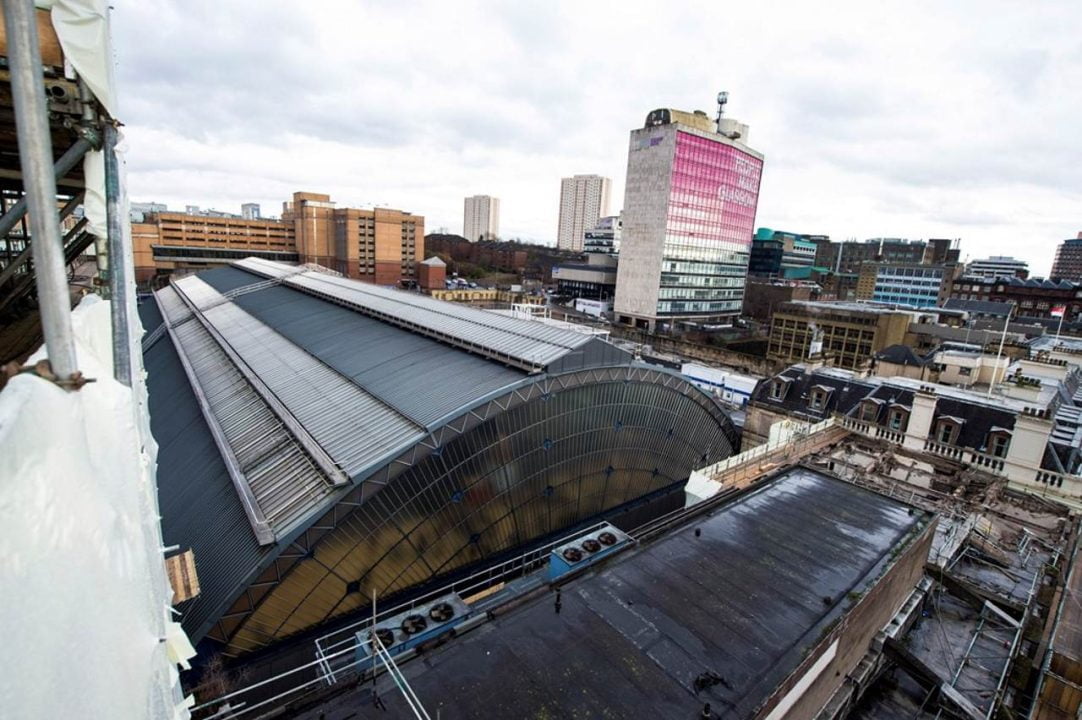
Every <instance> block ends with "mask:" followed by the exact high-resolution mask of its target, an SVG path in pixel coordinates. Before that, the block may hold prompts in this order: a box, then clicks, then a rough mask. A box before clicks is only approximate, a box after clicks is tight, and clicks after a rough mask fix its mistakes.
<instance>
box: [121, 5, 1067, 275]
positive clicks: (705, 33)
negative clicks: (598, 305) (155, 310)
mask: <svg viewBox="0 0 1082 720" xmlns="http://www.w3.org/2000/svg"><path fill="white" fill-rule="evenodd" d="M114 4H115V10H114V15H113V20H114V42H115V45H116V54H117V58H118V63H119V80H118V83H119V90H120V95H121V119H122V120H123V122H124V123H126V125H127V128H126V136H127V139H128V156H127V157H128V183H129V192H130V195H131V196H132V199H133V200H139V201H151V200H154V201H159V202H166V203H168V204H169V205H170V206H171V207H177V208H182V207H183V206H184V205H186V204H195V205H201V206H203V207H208V206H210V207H214V208H217V209H221V210H229V211H233V212H239V205H240V204H241V203H242V202H249V201H251V202H259V203H261V204H262V205H263V211H264V214H274V215H277V214H278V213H279V212H280V211H281V202H282V201H283V200H285V199H286V198H287V197H288V196H289V195H290V194H291V193H292V192H293V191H294V190H308V191H314V192H326V193H329V194H330V195H331V196H332V199H333V200H334V201H336V202H337V203H338V204H339V206H359V207H371V206H373V205H376V204H379V205H387V206H390V207H397V208H402V209H406V210H409V211H412V212H415V213H419V214H421V215H424V216H425V219H426V220H425V226H426V231H428V232H432V231H435V230H438V229H440V228H447V229H448V230H449V231H450V232H456V233H457V232H461V230H462V200H463V198H464V197H465V196H466V195H472V194H489V195H495V196H497V197H499V198H500V199H501V227H500V229H501V235H503V236H504V237H521V238H523V239H528V240H534V241H540V242H549V243H551V242H553V241H554V239H555V235H556V220H557V212H558V208H557V206H558V201H559V188H560V178H561V177H564V176H568V175H572V174H575V173H598V174H601V175H606V176H608V177H610V178H612V180H613V210H614V211H616V210H618V209H619V208H620V207H621V206H622V204H623V188H624V174H625V169H626V163H627V142H628V132H629V131H630V130H631V129H632V128H635V127H639V126H641V124H642V122H643V120H644V118H645V116H646V114H647V112H648V111H650V110H651V109H653V108H656V107H675V108H679V109H686V110H692V109H696V108H701V109H703V110H706V111H707V112H708V113H710V114H711V115H713V114H714V112H715V107H716V106H715V105H714V97H715V95H716V93H717V91H718V90H728V91H729V93H730V103H729V114H730V115H731V116H733V117H735V118H737V119H739V120H741V121H742V122H746V123H748V124H749V125H750V126H751V132H750V138H749V140H750V144H751V145H752V147H754V148H755V149H757V150H759V151H760V152H762V153H763V154H765V156H766V164H765V167H764V171H763V180H762V188H761V191H760V195H759V212H758V215H757V218H756V222H757V224H758V225H760V226H767V227H772V228H775V229H784V230H792V231H796V232H807V233H825V234H829V235H830V236H831V237H832V238H835V239H846V238H858V239H864V238H868V237H879V236H885V237H908V238H927V237H952V238H954V237H957V238H961V240H962V245H961V247H962V255H963V257H965V256H969V257H970V258H976V257H984V256H986V255H989V254H1005V255H1014V256H1016V257H1021V258H1023V259H1025V260H1028V261H1029V262H1030V265H1031V270H1033V271H1034V272H1035V273H1037V274H1044V273H1047V271H1048V269H1049V268H1050V266H1051V262H1052V255H1053V253H1054V250H1055V247H1056V245H1057V243H1058V242H1059V241H1061V240H1063V239H1064V238H1067V237H1074V236H1075V235H1076V233H1077V232H1079V231H1080V230H1082V6H1080V5H1079V2H1078V0H1063V1H1062V2H1052V1H1039V2H1028V3H1020V2H994V1H991V0H976V1H973V2H960V1H959V2H950V3H946V2H942V1H936V2H914V1H912V0H907V1H906V2H894V3H889V7H886V6H887V5H888V4H887V3H877V2H867V1H866V0H865V1H863V2H853V3H841V2H830V3H808V2H721V1H720V0H714V1H712V2H703V3H690V2H688V3H681V2H676V3H658V2H639V3H636V2H630V1H629V2H614V3H590V2H586V1H585V0H578V1H577V2H556V1H554V0H544V1H540V2H521V1H520V2H505V3H495V2H492V3H466V2H459V1H457V0H444V2H431V3H427V2H416V3H415V2H409V1H408V0H386V1H382V0H365V1H360V0H358V1H356V2H325V1H321V2H311V3H298V2H288V3H287V2H276V1H275V0H259V1H253V2H249V1H247V0H245V1H241V0H228V1H226V2H221V1H218V2H204V1H201V0H184V1H183V2H180V1H178V2H166V1H164V0H138V1H135V0H118V1H117V2H115V3H114Z"/></svg>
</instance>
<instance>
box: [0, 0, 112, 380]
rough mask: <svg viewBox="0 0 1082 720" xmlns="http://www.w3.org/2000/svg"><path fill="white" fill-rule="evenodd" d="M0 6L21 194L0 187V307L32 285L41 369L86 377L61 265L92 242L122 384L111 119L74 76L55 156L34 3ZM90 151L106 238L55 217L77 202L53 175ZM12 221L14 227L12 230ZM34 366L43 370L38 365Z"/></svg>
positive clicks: (60, 376) (65, 174)
mask: <svg viewBox="0 0 1082 720" xmlns="http://www.w3.org/2000/svg"><path fill="white" fill-rule="evenodd" d="M3 6H4V7H3V12H4V29H5V33H6V40H7V61H8V69H9V74H10V81H11V94H12V102H13V106H14V111H15V113H14V114H15V135H16V139H17V143H18V148H19V172H18V176H19V179H21V181H22V185H23V193H22V196H21V197H18V199H16V197H15V196H13V195H11V194H8V195H7V196H6V197H5V202H4V203H3V206H4V212H3V215H0V242H2V243H3V253H2V257H0V261H2V262H3V267H2V268H0V290H4V293H3V294H2V295H0V310H4V309H5V308H7V306H8V305H9V304H10V303H11V302H12V301H14V300H17V299H20V298H23V297H26V296H27V295H28V294H29V293H30V292H31V291H32V290H36V292H37V301H38V307H39V311H40V316H41V330H42V335H43V336H44V339H45V350H46V355H47V360H48V373H49V375H50V376H51V379H53V380H54V381H55V382H56V383H57V384H58V385H60V386H62V387H65V388H68V389H78V388H79V387H81V386H82V384H83V383H84V382H85V380H84V379H83V377H82V374H81V373H80V372H79V370H78V367H77V358H76V354H75V340H74V336H73V331H72V323H71V299H70V298H71V296H70V291H69V288H68V279H67V272H66V267H67V266H68V265H69V264H71V263H72V262H74V261H75V260H76V259H77V258H78V257H79V256H80V255H81V254H82V253H83V251H85V250H86V249H87V248H88V247H89V246H90V244H91V243H94V244H95V245H96V246H97V247H96V256H97V259H98V274H97V279H96V285H97V291H98V293H99V294H100V295H102V296H103V297H105V298H107V299H109V300H110V312H111V319H112V349H113V377H114V378H115V379H116V380H118V381H119V382H121V383H123V384H124V385H126V386H128V387H130V386H131V377H132V366H131V361H132V357H131V347H130V345H131V318H130V317H129V305H130V300H131V297H130V289H129V287H130V283H129V278H127V277H126V273H125V268H126V267H127V266H128V265H129V262H128V259H129V257H130V254H131V253H130V248H128V247H127V241H126V239H125V236H124V232H123V230H124V225H123V221H124V219H123V218H122V217H121V178H120V170H119V162H118V158H117V154H116V145H117V141H118V133H117V122H116V121H115V120H114V119H113V118H112V117H110V116H109V114H108V113H107V112H106V110H105V108H104V106H103V104H102V103H101V102H100V101H99V100H98V98H96V97H95V96H94V94H93V92H92V91H91V90H90V89H89V87H88V86H87V85H86V83H85V82H84V81H83V80H82V78H79V77H78V76H77V75H75V79H76V81H77V83H78V98H77V99H76V100H73V101H72V102H73V103H75V105H74V107H76V108H77V109H78V115H79V117H78V119H77V120H76V119H73V115H74V114H69V115H67V116H66V117H65V118H64V128H66V129H68V130H70V131H71V134H72V136H73V137H74V140H73V142H72V143H71V145H70V146H68V147H66V148H65V149H64V151H63V152H62V153H61V154H60V158H59V159H57V160H55V162H54V155H55V154H54V145H55V138H54V136H53V130H54V127H53V126H51V123H50V107H49V102H48V100H47V97H46V82H45V73H44V69H43V65H44V63H43V59H42V53H41V43H40V40H39V26H38V16H37V10H36V9H35V6H34V2H33V0H6V1H5V2H4V3H3ZM72 74H73V75H74V71H72ZM98 150H100V151H101V152H102V153H103V155H104V160H105V188H104V190H105V200H106V233H107V234H106V238H105V239H104V241H102V240H101V239H99V238H95V237H94V236H92V235H91V234H90V233H89V232H88V230H87V222H86V220H85V218H84V219H81V220H80V221H78V222H75V223H74V224H73V226H72V227H71V229H70V230H69V231H68V232H66V233H65V232H64V231H63V230H62V225H61V223H62V222H63V221H64V220H65V219H67V218H69V217H70V216H71V214H72V213H73V212H74V211H75V209H76V208H77V207H78V206H79V204H80V203H81V202H82V200H83V198H84V192H83V191H75V192H68V193H60V192H58V182H59V181H61V180H64V179H65V178H69V177H70V175H71V173H72V171H73V170H75V168H76V167H77V166H78V165H79V163H80V161H82V160H83V159H85V157H86V156H87V154H88V153H90V152H92V151H98ZM12 201H13V202H12ZM61 203H63V205H62V206H61ZM27 220H29V224H28V223H27ZM16 228H18V230H19V232H18V233H15V232H13V231H15V230H16ZM29 228H33V234H32V235H31V234H28V229H29ZM16 250H17V252H16ZM38 372H39V374H44V373H42V372H41V370H40V369H39V370H38Z"/></svg>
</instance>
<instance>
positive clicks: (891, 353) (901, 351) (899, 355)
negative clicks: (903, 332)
mask: <svg viewBox="0 0 1082 720" xmlns="http://www.w3.org/2000/svg"><path fill="white" fill-rule="evenodd" d="M875 359H876V360H878V361H880V362H887V363H891V364H893V365H906V366H911V367H924V366H925V365H927V364H928V363H929V362H931V361H930V360H928V359H927V358H922V357H921V356H920V355H917V353H915V352H914V351H913V348H911V347H909V346H908V345H891V346H890V347H886V348H883V349H882V350H880V351H879V352H877V353H876V354H875Z"/></svg>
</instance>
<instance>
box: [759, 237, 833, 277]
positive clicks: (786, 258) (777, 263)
mask: <svg viewBox="0 0 1082 720" xmlns="http://www.w3.org/2000/svg"><path fill="white" fill-rule="evenodd" d="M817 250H818V245H817V243H816V242H814V241H813V240H811V239H810V238H809V236H807V235H800V234H797V233H791V232H785V231H784V230H771V229H770V228H759V229H758V230H757V231H756V232H755V238H754V239H753V240H752V243H751V258H750V260H749V262H748V275H756V276H759V277H788V276H789V275H788V273H789V272H790V271H801V270H806V269H808V268H811V267H813V266H814V265H815V256H816V252H817Z"/></svg>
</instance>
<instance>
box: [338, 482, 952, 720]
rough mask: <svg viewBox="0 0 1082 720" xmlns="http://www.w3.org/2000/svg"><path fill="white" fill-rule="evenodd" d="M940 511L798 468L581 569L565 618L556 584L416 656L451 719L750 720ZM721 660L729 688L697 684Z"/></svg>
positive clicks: (423, 695) (409, 672)
mask: <svg viewBox="0 0 1082 720" xmlns="http://www.w3.org/2000/svg"><path fill="white" fill-rule="evenodd" d="M929 519H930V516H929V515H928V514H927V513H924V512H923V511H918V512H916V513H914V514H913V515H910V514H909V508H908V507H907V506H905V505H903V504H901V503H899V502H896V501H894V500H892V499H889V498H886V497H884V496H882V495H877V494H875V493H872V492H869V491H867V490H863V489H861V488H858V487H856V486H854V485H850V484H848V483H845V482H842V481H840V480H835V479H833V478H830V477H828V476H825V475H823V474H820V473H817V472H815V471H812V470H809V469H805V468H794V469H793V470H790V471H788V472H786V473H785V474H784V475H782V476H781V477H778V478H777V479H775V480H774V481H772V482H770V483H768V484H767V485H765V486H764V487H762V488H760V489H759V490H757V491H754V492H752V493H750V494H748V495H745V496H744V497H743V498H741V499H739V500H737V501H735V502H734V503H732V504H730V505H728V506H725V507H723V508H721V509H719V510H716V511H715V512H713V513H712V514H711V515H709V516H706V517H703V518H700V519H698V520H696V521H694V522H693V523H690V524H688V525H686V526H685V527H683V528H682V529H680V530H677V531H674V532H672V533H670V534H668V535H666V536H664V537H662V538H661V539H659V540H657V541H654V542H652V543H649V544H646V545H644V546H642V547H641V548H639V549H637V550H631V551H628V552H627V553H624V554H622V555H618V556H617V557H616V558H614V559H613V560H612V561H610V562H608V563H607V564H605V565H603V566H601V568H600V569H598V570H597V571H595V572H593V573H591V574H588V575H586V576H584V577H580V578H578V579H576V580H573V581H571V582H570V583H569V584H567V585H566V586H564V588H563V591H562V596H563V605H562V612H561V613H560V614H559V615H556V614H555V612H554V608H553V600H552V596H551V595H545V596H543V597H541V598H540V599H537V600H535V601H533V602H531V603H528V604H527V605H526V606H524V607H521V608H518V609H512V610H510V611H509V612H508V613H507V614H506V615H499V616H498V617H497V619H495V620H494V621H492V622H489V623H486V624H484V625H482V626H481V627H480V628H478V629H477V630H475V631H473V632H470V633H468V634H465V635H463V636H461V637H458V638H455V639H453V640H451V641H450V642H449V643H448V644H447V645H445V646H443V647H442V648H440V649H438V650H435V651H432V652H429V653H426V654H425V655H423V656H421V657H420V658H418V659H416V660H412V661H409V662H406V663H404V664H403V665H402V666H401V667H402V670H403V672H404V674H405V675H406V677H407V678H408V680H409V683H410V685H411V686H412V687H413V689H414V691H415V692H416V693H417V695H418V696H419V697H420V699H421V701H422V702H423V703H424V704H425V706H426V709H427V710H428V711H429V712H431V713H433V714H434V713H435V712H436V710H437V709H438V710H439V713H440V716H441V717H443V718H445V719H451V718H540V717H559V718H572V717H617V718H625V717H665V718H669V717H688V718H690V717H697V716H698V715H697V713H698V711H699V710H701V708H702V705H703V703H704V702H710V703H711V704H712V706H713V708H714V710H715V712H716V713H717V714H718V716H719V717H734V718H735V717H747V716H750V715H751V714H752V712H753V711H754V709H755V708H756V707H758V706H759V705H760V704H761V703H763V702H764V701H765V700H766V699H767V698H768V697H769V696H770V694H771V692H772V691H773V690H774V689H775V688H776V687H777V686H778V684H779V683H780V682H781V681H782V680H783V679H784V678H785V677H786V676H787V675H788V674H789V673H791V672H792V671H793V670H794V669H795V668H796V667H797V666H798V664H799V663H800V662H801V661H802V659H803V657H804V654H805V652H806V651H807V650H808V649H809V648H811V647H813V646H814V645H815V644H816V643H817V642H818V640H819V638H820V636H821V633H822V632H823V630H824V628H826V627H828V626H829V625H830V624H831V623H832V622H833V621H834V619H835V618H837V617H839V616H840V615H842V614H843V613H844V612H845V611H846V609H847V607H848V606H849V605H850V604H851V601H850V600H849V599H848V597H847V593H849V592H854V591H856V592H860V591H862V590H864V589H865V588H867V587H868V586H870V585H871V584H873V583H874V579H875V578H877V577H878V574H879V571H880V568H881V567H883V566H884V565H885V564H886V563H889V562H890V557H891V553H892V550H893V549H894V548H895V547H896V546H898V545H899V544H900V543H902V542H903V541H907V540H908V539H909V538H912V537H914V536H915V532H916V531H918V530H919V529H920V528H921V527H923V526H924V524H925V523H927V522H928V521H929ZM695 528H701V530H702V535H701V537H695V534H694V531H695ZM796 528H800V534H799V537H797V536H795V535H794V529H796ZM825 597H830V598H832V600H831V602H830V603H829V604H827V603H825V602H824V598H825ZM706 671H713V672H716V673H718V674H719V675H721V676H722V677H723V678H725V681H726V683H728V687H727V686H726V685H724V684H719V685H715V686H714V687H713V688H710V689H708V690H705V691H703V692H700V693H699V694H698V695H696V694H695V692H694V690H693V687H692V686H693V681H694V678H695V677H696V676H697V675H699V674H700V673H703V672H706ZM364 692H365V693H367V692H368V691H367V690H365V691H364ZM382 698H383V701H384V702H385V703H386V704H387V706H388V713H387V716H388V717H411V715H410V714H409V710H408V709H407V708H406V706H405V703H404V701H403V700H402V697H401V695H400V694H398V693H397V692H393V691H385V692H383V694H382ZM354 709H356V708H354ZM327 717H329V718H330V717H337V716H336V715H334V714H333V713H330V714H328V715H327Z"/></svg>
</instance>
